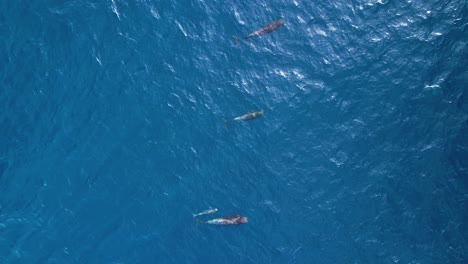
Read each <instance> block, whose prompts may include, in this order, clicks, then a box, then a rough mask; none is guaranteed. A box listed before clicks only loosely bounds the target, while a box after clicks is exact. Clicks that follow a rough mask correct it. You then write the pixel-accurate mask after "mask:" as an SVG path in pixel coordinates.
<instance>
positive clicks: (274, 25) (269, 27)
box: [233, 19, 284, 44]
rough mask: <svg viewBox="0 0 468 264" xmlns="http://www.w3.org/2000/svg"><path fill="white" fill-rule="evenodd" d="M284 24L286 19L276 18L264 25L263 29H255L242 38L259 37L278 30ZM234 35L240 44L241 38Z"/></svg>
mask: <svg viewBox="0 0 468 264" xmlns="http://www.w3.org/2000/svg"><path fill="white" fill-rule="evenodd" d="M283 24H284V21H283V20H282V19H280V20H276V21H274V22H271V23H270V24H268V25H266V26H264V27H262V28H261V29H259V30H257V31H254V32H252V33H250V34H248V35H246V36H244V37H242V38H243V39H248V38H252V37H258V36H262V35H265V34H268V33H270V32H272V31H275V30H277V29H278V28H279V27H280V26H281V25H283ZM233 37H234V41H235V42H236V44H239V38H238V37H236V36H233Z"/></svg>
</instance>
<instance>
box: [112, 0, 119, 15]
mask: <svg viewBox="0 0 468 264" xmlns="http://www.w3.org/2000/svg"><path fill="white" fill-rule="evenodd" d="M111 2H112V5H111V8H112V12H114V14H115V15H116V16H117V18H118V19H119V20H120V13H119V11H118V10H117V4H116V3H115V1H114V0H111Z"/></svg>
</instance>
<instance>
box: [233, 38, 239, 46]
mask: <svg viewBox="0 0 468 264" xmlns="http://www.w3.org/2000/svg"><path fill="white" fill-rule="evenodd" d="M232 37H233V38H234V42H235V43H236V45H237V44H239V38H238V37H236V36H232Z"/></svg>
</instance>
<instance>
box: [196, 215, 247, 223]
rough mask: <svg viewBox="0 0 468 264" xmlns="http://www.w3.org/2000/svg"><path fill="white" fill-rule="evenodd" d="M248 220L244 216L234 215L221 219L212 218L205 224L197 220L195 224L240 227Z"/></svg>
mask: <svg viewBox="0 0 468 264" xmlns="http://www.w3.org/2000/svg"><path fill="white" fill-rule="evenodd" d="M248 221H249V220H248V219H247V217H245V216H240V215H234V216H224V217H221V218H214V219H211V220H208V221H206V222H204V221H199V220H197V222H196V223H197V224H199V223H202V224H210V225H240V224H246V223H247V222H248Z"/></svg>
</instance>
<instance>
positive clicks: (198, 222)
mask: <svg viewBox="0 0 468 264" xmlns="http://www.w3.org/2000/svg"><path fill="white" fill-rule="evenodd" d="M203 223H205V222H203V221H200V220H199V219H197V218H195V224H196V225H199V224H203Z"/></svg>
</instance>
